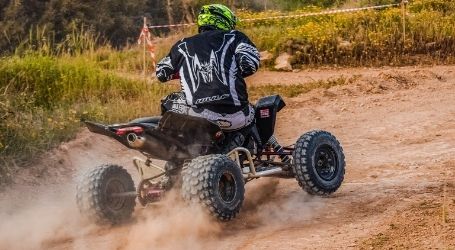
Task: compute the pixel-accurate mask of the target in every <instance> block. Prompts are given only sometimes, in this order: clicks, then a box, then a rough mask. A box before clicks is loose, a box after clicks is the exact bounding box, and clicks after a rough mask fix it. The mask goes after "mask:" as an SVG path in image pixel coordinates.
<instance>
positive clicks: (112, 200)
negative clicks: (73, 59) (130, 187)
mask: <svg viewBox="0 0 455 250" xmlns="http://www.w3.org/2000/svg"><path fill="white" fill-rule="evenodd" d="M125 190H126V189H125V186H124V185H123V183H122V182H121V181H120V180H117V179H112V180H109V181H108V183H107V184H106V189H105V194H106V196H105V197H106V206H107V207H108V208H109V209H111V210H113V211H116V210H120V209H122V208H123V204H124V202H125V197H121V196H113V194H118V193H123V192H125Z"/></svg>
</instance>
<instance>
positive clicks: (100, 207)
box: [76, 165, 136, 224]
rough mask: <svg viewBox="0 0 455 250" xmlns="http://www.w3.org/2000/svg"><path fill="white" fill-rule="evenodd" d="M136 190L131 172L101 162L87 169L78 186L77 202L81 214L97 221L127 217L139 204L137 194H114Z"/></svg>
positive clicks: (105, 221)
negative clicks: (89, 169) (91, 168)
mask: <svg viewBox="0 0 455 250" xmlns="http://www.w3.org/2000/svg"><path fill="white" fill-rule="evenodd" d="M125 192H131V193H133V192H135V187H134V182H133V179H132V178H131V175H130V174H129V173H128V172H127V171H126V170H125V169H123V168H122V167H120V166H117V165H102V166H99V167H97V168H95V169H93V170H91V171H89V172H87V173H86V174H85V175H84V176H82V179H81V180H80V181H79V183H78V185H77V194H76V201H77V205H78V207H79V210H80V211H81V213H82V214H83V215H84V216H86V217H88V218H89V219H93V220H95V222H96V223H98V224H103V223H111V224H118V223H121V222H124V221H126V220H128V219H129V218H130V217H131V214H132V213H133V210H134V207H135V205H136V202H135V199H136V197H135V196H131V195H130V196H113V194H115V193H125Z"/></svg>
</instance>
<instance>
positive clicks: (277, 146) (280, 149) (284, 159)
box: [268, 135, 291, 164]
mask: <svg viewBox="0 0 455 250" xmlns="http://www.w3.org/2000/svg"><path fill="white" fill-rule="evenodd" d="M268 143H269V144H270V146H271V147H272V148H273V151H275V152H277V153H278V154H279V156H280V159H281V162H283V163H287V164H290V163H291V157H289V155H285V154H282V153H284V149H283V147H282V146H281V145H280V144H279V143H278V141H277V140H276V138H275V136H274V135H272V137H270V139H269V142H268Z"/></svg>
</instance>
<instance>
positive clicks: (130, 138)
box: [126, 133, 145, 149]
mask: <svg viewBox="0 0 455 250" xmlns="http://www.w3.org/2000/svg"><path fill="white" fill-rule="evenodd" d="M126 141H127V142H128V145H129V146H130V147H132V148H136V149H137V148H142V147H143V146H144V144H145V138H144V137H141V136H138V135H136V134H135V133H129V134H128V135H126Z"/></svg>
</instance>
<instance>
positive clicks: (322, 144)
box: [292, 130, 345, 196]
mask: <svg viewBox="0 0 455 250" xmlns="http://www.w3.org/2000/svg"><path fill="white" fill-rule="evenodd" d="M292 156H293V159H294V164H293V165H294V170H295V174H296V175H295V177H296V179H297V181H298V183H299V185H300V186H301V187H302V188H303V189H304V190H305V191H306V192H307V193H309V194H312V195H320V196H326V195H329V194H331V193H333V192H335V191H336V190H337V189H338V188H339V187H340V186H341V183H342V182H343V179H344V172H345V161H344V153H343V149H342V147H341V145H340V143H339V142H338V140H337V139H336V138H335V136H333V135H332V134H330V133H329V132H326V131H321V130H315V131H310V132H308V133H305V134H304V135H302V136H301V137H300V138H299V139H298V140H297V143H296V145H295V150H294V152H293V154H292Z"/></svg>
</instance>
